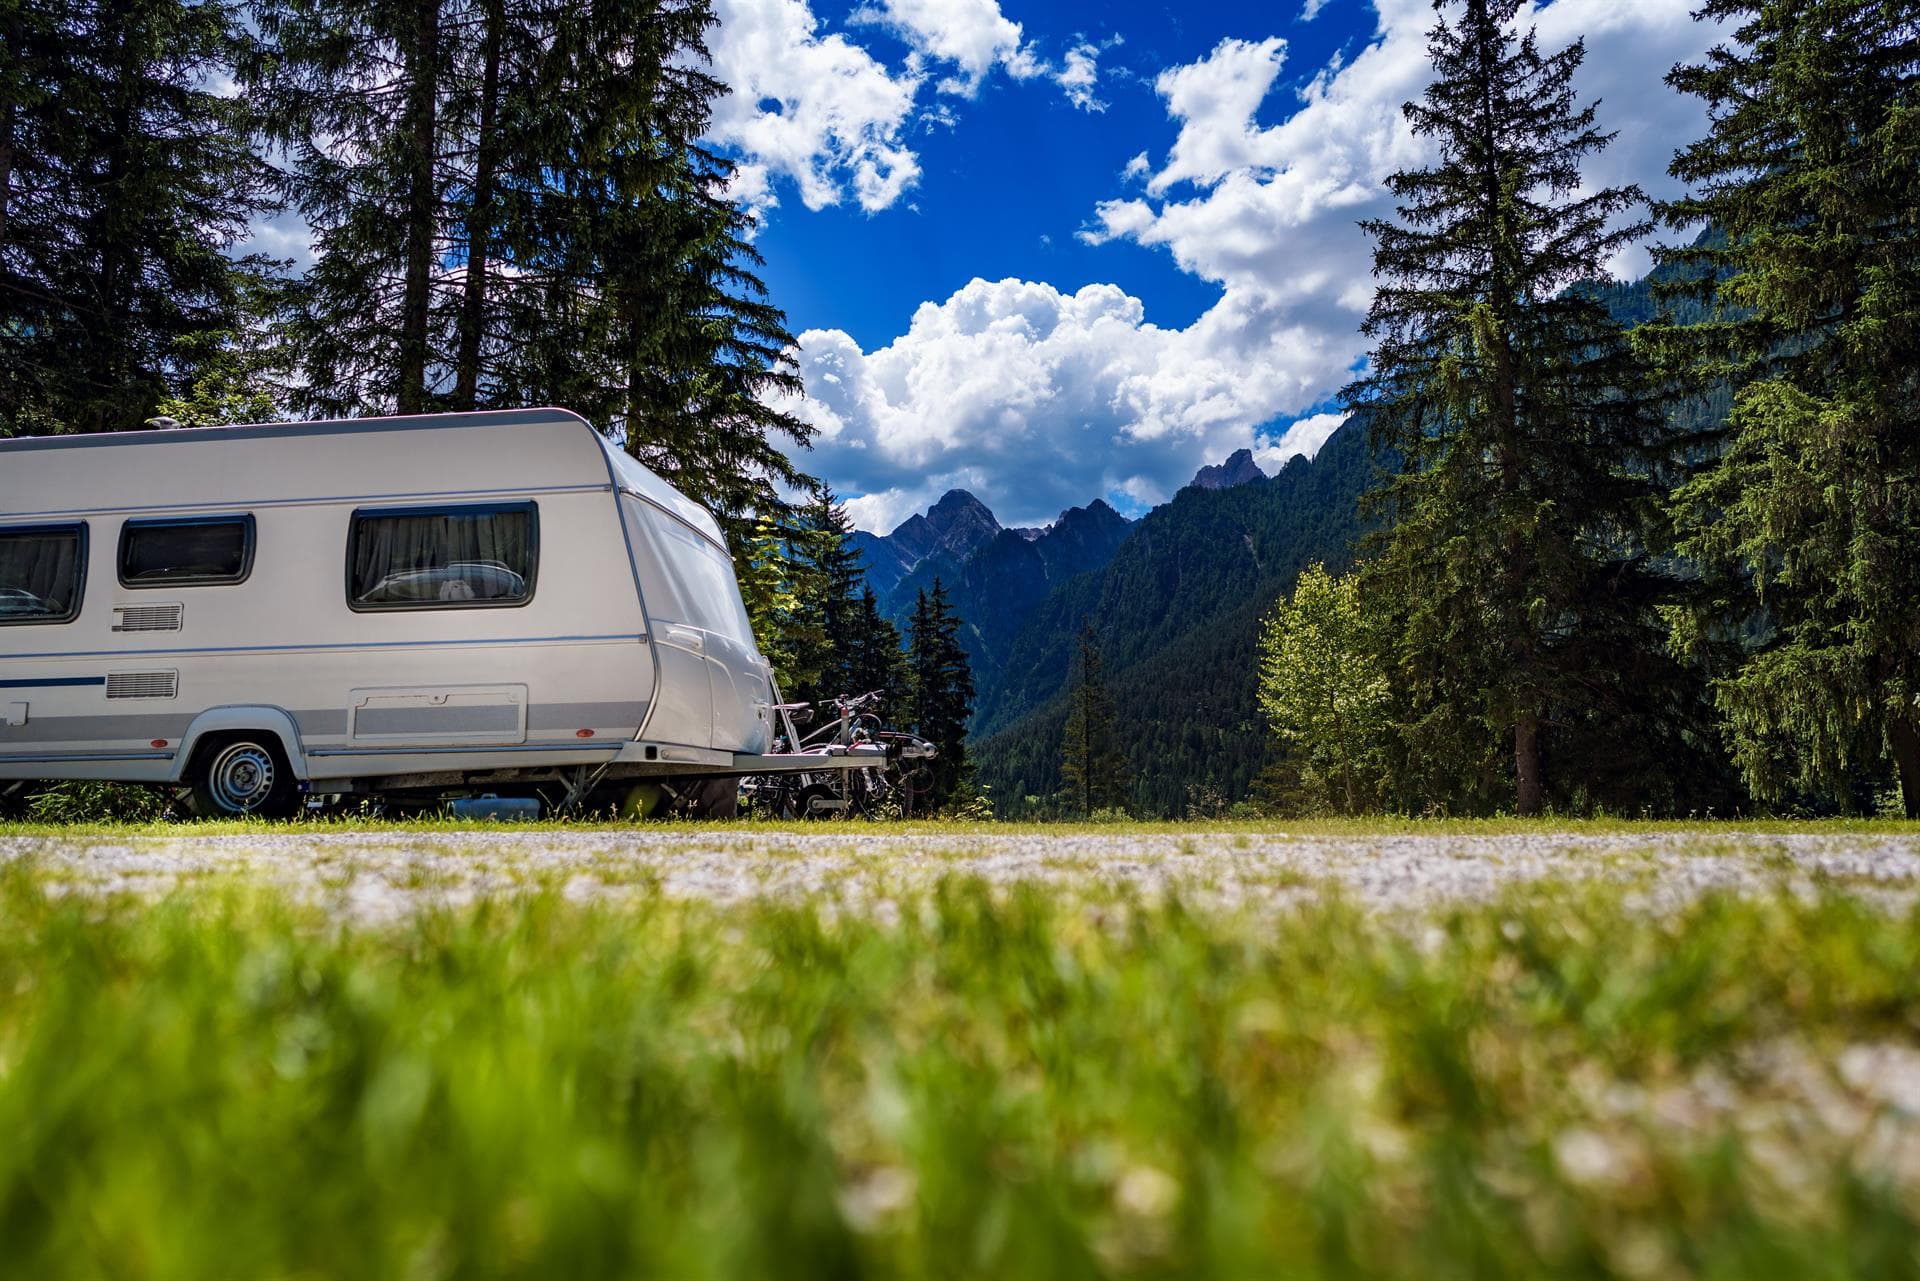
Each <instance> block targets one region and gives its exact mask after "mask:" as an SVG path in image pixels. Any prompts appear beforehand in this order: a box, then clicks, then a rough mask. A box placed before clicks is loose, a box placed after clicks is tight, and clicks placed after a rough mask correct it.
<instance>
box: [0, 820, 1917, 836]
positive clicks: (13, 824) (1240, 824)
mask: <svg viewBox="0 0 1920 1281" xmlns="http://www.w3.org/2000/svg"><path fill="white" fill-rule="evenodd" d="M503 830H504V831H516V832H517V831H534V832H540V831H566V832H622V831H642V832H661V831H674V832H687V833H696V834H697V833H703V832H739V833H751V834H787V835H800V836H819V835H822V834H831V833H833V832H836V831H848V832H857V833H863V834H864V833H875V834H881V835H901V836H1142V835H1144V836H1175V837H1185V836H1191V835H1194V834H1196V833H1200V834H1204V835H1209V836H1224V837H1227V838H1229V839H1231V838H1234V837H1240V836H1247V837H1252V836H1273V835H1288V836H1323V837H1332V838H1364V837H1375V836H1447V835H1454V836H1503V835H1512V836H1525V835H1549V836H1564V835H1576V836H1577V835H1586V834H1592V835H1610V834H1630V835H1661V834H1672V833H1690V834H1699V835H1712V836H1727V835H1730V834H1734V833H1748V832H1758V833H1766V834H1775V835H1780V834H1794V833H1800V834H1807V835H1850V836H1869V835H1906V836H1920V822H1916V821H1914V820H1910V819H1894V818H1820V819H1781V818H1752V819H1747V818H1699V819H1669V820H1646V819H1625V818H1592V819H1577V818H1564V817H1549V818H1537V819H1517V818H1408V817H1397V816H1371V817H1365V818H1302V819H1207V820H1190V821H1181V820H1171V821H1168V820H1156V821H1147V822H1125V823H1071V822H1052V821H1049V822H1031V823H1026V822H1022V823H1015V822H999V821H994V822H958V821H951V820H914V821H906V822H866V821H864V820H861V821H856V822H853V823H851V824H847V825H845V826H841V825H838V824H836V823H834V822H830V821H828V822H804V823H802V822H769V821H762V820H756V819H737V820H732V821H725V822H687V821H658V820H649V821H642V822H638V823H635V822H629V821H621V820H598V819H594V820H571V819H559V820H554V819H548V820H542V821H540V822H533V823H504V824H503V823H497V822H477V821H474V820H470V819H467V820H462V819H452V818H437V817H430V818H408V819H367V818H324V819H310V820H299V821H295V822H292V823H286V822H275V821H268V820H244V819H241V820H218V821H216V820H192V821H188V822H173V821H169V820H161V819H156V820H154V821H151V822H98V823H93V822H83V823H36V822H25V821H6V820H0V838H4V837H8V836H53V837H91V836H172V837H179V836H237V835H259V834H262V833H269V834H286V833H289V832H313V833H316V834H318V833H327V832H399V833H421V834H426V835H433V834H458V833H464V832H498V831H503Z"/></svg>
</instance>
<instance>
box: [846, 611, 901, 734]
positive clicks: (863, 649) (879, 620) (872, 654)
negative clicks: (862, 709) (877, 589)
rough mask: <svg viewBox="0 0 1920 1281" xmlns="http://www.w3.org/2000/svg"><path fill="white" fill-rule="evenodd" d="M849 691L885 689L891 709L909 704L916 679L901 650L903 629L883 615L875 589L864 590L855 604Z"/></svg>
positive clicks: (848, 637)
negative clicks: (874, 592) (910, 674)
mask: <svg viewBox="0 0 1920 1281" xmlns="http://www.w3.org/2000/svg"><path fill="white" fill-rule="evenodd" d="M845 651H846V653H845V658H844V662H845V664H846V678H847V681H846V683H847V688H848V689H849V690H852V691H854V692H856V693H862V694H864V693H866V692H867V691H868V690H876V689H877V690H884V691H885V692H886V694H887V699H886V702H885V704H884V706H886V707H887V708H888V709H890V710H892V709H898V708H903V707H905V706H906V704H907V700H908V696H909V692H910V687H911V685H912V680H911V678H910V677H909V676H908V673H907V656H906V654H905V652H904V651H902V650H901V648H900V629H899V628H897V627H895V626H894V625H893V624H892V623H891V622H890V621H888V620H887V618H886V617H885V616H884V615H882V614H881V613H880V600H879V598H878V597H877V596H875V595H874V594H873V589H872V588H871V587H862V588H861V591H860V598H859V600H857V601H855V602H854V611H853V620H852V623H851V625H850V627H849V630H848V631H847V634H846V638H845Z"/></svg>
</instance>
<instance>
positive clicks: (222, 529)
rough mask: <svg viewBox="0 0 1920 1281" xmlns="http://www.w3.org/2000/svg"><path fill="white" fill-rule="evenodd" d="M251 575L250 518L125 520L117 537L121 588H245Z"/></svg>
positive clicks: (251, 542) (251, 519)
mask: <svg viewBox="0 0 1920 1281" xmlns="http://www.w3.org/2000/svg"><path fill="white" fill-rule="evenodd" d="M252 571H253V517H251V516H213V517H195V518H193V519H190V520H130V521H128V522H127V523H126V525H125V526H124V527H122V529H121V531H120V585H121V586H123V587H211V586H214V585H216V584H221V583H244V582H245V581H247V575H248V574H249V573H251V572H252Z"/></svg>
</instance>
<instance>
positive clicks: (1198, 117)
mask: <svg viewBox="0 0 1920 1281" xmlns="http://www.w3.org/2000/svg"><path fill="white" fill-rule="evenodd" d="M1286 53H1287V42H1286V41H1285V40H1282V39H1280V38H1279V37H1278V36H1269V37H1268V38H1267V39H1265V40H1261V41H1258V42H1254V41H1248V40H1235V39H1226V40H1222V41H1221V42H1220V43H1219V44H1218V45H1216V46H1214V50H1213V52H1212V53H1210V54H1208V55H1207V56H1206V57H1205V58H1203V59H1201V60H1200V61H1199V62H1194V63H1189V64H1187V65H1186V66H1184V67H1174V68H1173V69H1171V70H1169V71H1163V72H1161V73H1160V76H1159V78H1158V79H1157V80H1155V81H1154V88H1155V89H1157V90H1158V91H1159V93H1160V96H1161V97H1162V98H1165V99H1166V100H1167V113H1168V114H1169V115H1171V116H1172V117H1173V118H1174V119H1175V120H1178V121H1179V122H1180V136H1179V137H1178V138H1176V139H1175V140H1174V143H1173V153H1172V155H1171V156H1169V157H1168V159H1167V164H1166V167H1165V168H1163V169H1161V170H1160V172H1159V173H1157V174H1155V175H1154V176H1153V180H1152V182H1151V183H1150V184H1149V185H1148V190H1149V191H1151V192H1153V193H1154V194H1155V195H1158V194H1160V193H1161V192H1164V191H1166V190H1167V189H1168V188H1169V187H1172V186H1173V185H1175V184H1176V183H1180V182H1217V181H1218V180H1219V179H1221V178H1223V177H1225V176H1226V175H1227V174H1230V173H1232V172H1234V171H1235V170H1239V169H1250V168H1257V167H1261V166H1262V165H1263V164H1264V163H1265V162H1263V161H1261V160H1260V159H1258V158H1257V156H1256V154H1255V153H1256V149H1257V144H1258V143H1259V141H1260V134H1259V133H1258V132H1256V131H1255V130H1254V129H1253V127H1252V126H1253V113H1254V112H1255V111H1257V110H1259V108H1260V104H1261V103H1262V102H1263V101H1265V99H1266V96H1267V93H1268V91H1269V90H1271V89H1272V88H1273V82H1274V80H1275V78H1276V77H1278V76H1279V74H1280V65H1281V63H1283V62H1284V61H1285V60H1286Z"/></svg>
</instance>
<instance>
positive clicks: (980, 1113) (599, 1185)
mask: <svg viewBox="0 0 1920 1281" xmlns="http://www.w3.org/2000/svg"><path fill="white" fill-rule="evenodd" d="M889 906H890V908H891V909H892V910H888V911H874V910H860V911H856V910H850V909H849V908H847V906H846V905H844V904H837V903H835V902H834V901H833V899H832V897H831V895H826V896H822V897H821V898H819V899H818V900H816V901H811V902H806V903H799V904H788V905H778V904H770V903H764V902H762V903H754V904H749V905H742V906H730V907H723V906H715V905H712V904H705V903H692V902H682V901H675V900H672V899H669V898H666V897H663V896H659V895H652V896H641V897H640V898H638V899H635V900H631V901H625V902H622V903H620V904H618V905H609V904H601V905H580V904H574V903H570V902H568V901H567V900H565V899H564V898H563V897H561V896H560V895H558V894H555V893H544V892H543V893H535V894H531V895H527V896H522V897H515V896H506V897H500V898H496V899H491V900H485V901H482V902H480V903H478V904H476V905H472V906H469V907H465V908H458V909H448V908H442V909H434V910H428V911H425V912H423V913H421V914H419V915H417V916H413V917H410V918H408V919H407V920H405V921H404V922H402V923H400V924H388V925H378V926H375V925H364V924H362V925H355V924H350V923H344V922H342V921H340V920H338V919H334V918H331V917H329V916H327V915H326V914H325V913H323V912H321V911H320V910H319V909H317V908H313V907H309V906H303V905H301V904H300V903H298V902H295V901H292V900H290V899H289V898H287V897H286V896H285V895H284V893H278V892H272V891H261V890H259V889H257V888H248V887H246V886H244V885H241V884H238V883H235V882H228V881H211V882H205V883H200V884H196V885H193V886H191V887H188V888H182V889H176V890H174V891H172V892H170V893H169V894H168V895H167V896H166V897H164V898H161V899H158V900H154V901H143V900H140V899H136V898H131V897H125V896H122V897H116V898H110V899H102V898H90V897H86V896H83V895H79V894H73V893H68V892H63V891H62V889H61V887H60V885H59V883H58V881H57V879H55V878H52V877H50V876H49V875H47V874H46V873H45V871H44V869H39V868H36V867H35V866H34V864H33V863H32V861H31V860H23V861H19V862H16V863H13V864H11V865H10V866H8V867H7V868H5V869H4V870H0V1271H3V1272H5V1273H8V1274H12V1275H18V1276H34V1277H57V1276H75V1275H103V1276H113V1277H179V1278H187V1277H192V1278H213V1277H289V1278H291V1277H303V1278H304V1277H312V1278H335V1277H337V1278H375V1277H381V1278H385V1277H394V1278H403V1277H404V1278H438V1277H448V1278H452V1277H509V1276H542V1277H622V1276H666V1277H687V1278H705V1277H713V1278H776V1277H836V1278H837V1277H854V1276H869V1277H912V1278H948V1277H952V1278H961V1277H994V1278H1077V1277H1105V1276H1138V1277H1174V1276H1180V1277H1196V1276H1199V1277H1232V1278H1242V1277H1248V1278H1251V1277H1287V1278H1340V1277H1392V1278H1401V1277H1404V1278H1422V1279H1423V1281H1431V1279H1433V1278H1489V1277H1556V1278H1581V1277H1615V1276H1617V1277H1634V1278H1667V1277H1672V1278H1686V1277H1699V1278H1742V1279H1759V1278H1782V1277H1816V1276H1817V1277H1822V1278H1840V1277H1863V1278H1865V1277H1873V1278H1888V1277H1897V1276H1903V1275H1914V1274H1915V1272H1916V1270H1920V1261H1917V1260H1916V1244H1915V1243H1916V1232H1915V1218H1916V1211H1917V1210H1920V1051H1916V1050H1915V1048H1914V1046H1915V1044H1916V1027H1917V1026H1920V920H1916V919H1915V918H1913V917H1910V916H1904V917H1903V916H1900V915H1897V914H1893V913H1889V912H1887V911H1885V910H1884V909H1882V908H1876V907H1871V906H1868V905H1866V904H1865V903H1864V902H1862V901H1860V900H1857V899H1855V898H1852V897H1849V896H1847V895H1846V894H1844V893H1840V892H1823V893H1820V894H1818V895H1813V896H1808V895H1800V896H1794V895H1789V894H1784V893H1782V894H1777V895H1771V896H1763V897H1759V898H1752V899H1743V900H1735V899H1729V898H1708V899H1704V900H1701V901H1698V902H1695V903H1693V904H1691V905H1688V906H1679V907H1675V908H1672V909H1671V910H1669V911H1665V912H1664V913H1661V914H1656V913H1654V912H1652V911H1649V910H1647V909H1646V907H1645V906H1644V905H1637V904H1635V903H1634V901H1633V900H1632V899H1631V896H1630V895H1629V894H1628V892H1627V891H1624V890H1621V889H1611V890H1606V889H1598V890H1597V889H1592V888H1582V889H1576V888H1572V887H1567V886H1560V887H1552V886H1549V887H1544V888H1536V889H1532V890H1528V891H1526V892H1524V893H1519V894H1516V896H1514V897H1512V898H1510V899H1508V900H1506V901H1503V902H1501V903H1499V904H1496V905H1482V906H1472V907H1458V908H1451V909H1441V910H1438V911H1436V912H1433V913H1430V914H1425V915H1421V916H1418V917H1413V916H1408V917H1403V918H1383V917H1380V916H1377V915H1364V914H1362V913H1360V912H1358V911H1357V910H1355V909H1352V908H1350V907H1348V906H1343V905H1342V904H1341V903H1340V902H1339V900H1338V898H1337V896H1327V895H1308V896H1303V898H1302V900H1301V902H1300V903H1299V904H1298V905H1297V906H1296V907H1294V908H1291V909H1289V910H1288V911H1286V912H1284V913H1282V914H1280V915H1279V916H1277V917H1276V916H1274V915H1272V914H1268V915H1265V916H1259V917H1255V916H1236V915H1232V914H1225V915H1222V914H1218V913H1212V914H1210V913H1205V912H1201V911H1198V910H1194V909H1189V908H1186V907H1183V906H1182V904H1181V903H1179V902H1178V901H1154V902H1147V901H1143V900H1140V899H1137V898H1131V897H1127V896H1125V895H1115V894H1113V893H1111V892H1103V891H1100V890H1098V889H1097V888H1096V889H1089V890H1087V891H1084V892H1081V891H1071V890H1062V889H1059V888H1055V889H1052V890H1040V889H1035V888H1019V887H1014V888H999V889H995V888H992V887H989V886H987V885H984V884H982V883H980V882H976V881H966V880H954V881H948V882H944V883H941V884H940V885H938V886H937V887H936V888H935V889H933V890H931V891H929V892H926V893H924V894H922V895H920V896H919V897H917V898H913V899H910V900H906V901H901V902H899V903H897V904H891V905H889Z"/></svg>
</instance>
